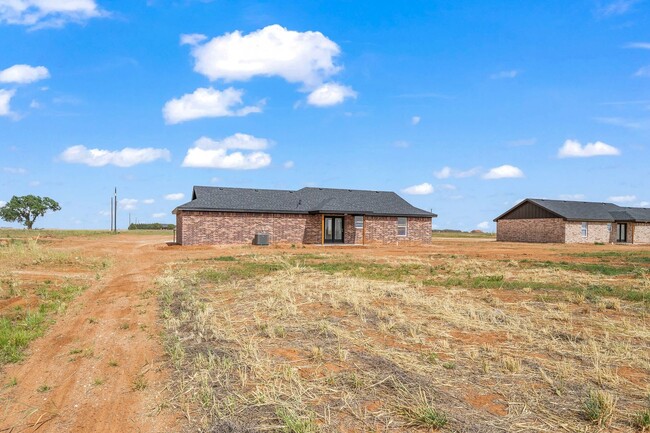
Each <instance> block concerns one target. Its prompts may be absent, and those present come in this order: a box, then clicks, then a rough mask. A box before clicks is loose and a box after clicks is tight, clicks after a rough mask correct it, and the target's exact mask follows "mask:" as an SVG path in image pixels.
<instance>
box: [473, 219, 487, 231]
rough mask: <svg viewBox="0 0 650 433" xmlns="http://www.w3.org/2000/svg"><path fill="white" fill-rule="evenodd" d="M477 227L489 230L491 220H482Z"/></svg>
mask: <svg viewBox="0 0 650 433" xmlns="http://www.w3.org/2000/svg"><path fill="white" fill-rule="evenodd" d="M476 228H477V229H480V230H487V229H489V228H490V222H489V221H483V222H480V223H478V224H476Z"/></svg>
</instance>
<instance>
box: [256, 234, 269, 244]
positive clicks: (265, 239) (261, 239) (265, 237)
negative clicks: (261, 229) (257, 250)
mask: <svg viewBox="0 0 650 433" xmlns="http://www.w3.org/2000/svg"><path fill="white" fill-rule="evenodd" d="M268 244H269V234H268V233H256V234H255V237H254V238H253V245H268Z"/></svg>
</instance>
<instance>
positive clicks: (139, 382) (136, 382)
mask: <svg viewBox="0 0 650 433" xmlns="http://www.w3.org/2000/svg"><path fill="white" fill-rule="evenodd" d="M148 386H149V382H147V379H146V378H145V377H144V376H143V375H141V374H138V375H137V376H136V377H135V379H133V382H132V383H131V389H133V391H144V390H145V389H147V387H148Z"/></svg>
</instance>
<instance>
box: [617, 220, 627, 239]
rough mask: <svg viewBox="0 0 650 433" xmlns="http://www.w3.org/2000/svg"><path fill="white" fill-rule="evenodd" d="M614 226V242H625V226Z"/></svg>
mask: <svg viewBox="0 0 650 433" xmlns="http://www.w3.org/2000/svg"><path fill="white" fill-rule="evenodd" d="M616 226H617V230H618V239H617V240H616V242H627V224H626V223H618V224H617V225H616Z"/></svg>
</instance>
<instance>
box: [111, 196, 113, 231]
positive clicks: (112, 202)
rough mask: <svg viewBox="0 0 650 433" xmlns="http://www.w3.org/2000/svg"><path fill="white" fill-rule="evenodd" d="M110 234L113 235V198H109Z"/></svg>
mask: <svg viewBox="0 0 650 433" xmlns="http://www.w3.org/2000/svg"><path fill="white" fill-rule="evenodd" d="M111 233H113V197H111Z"/></svg>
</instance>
